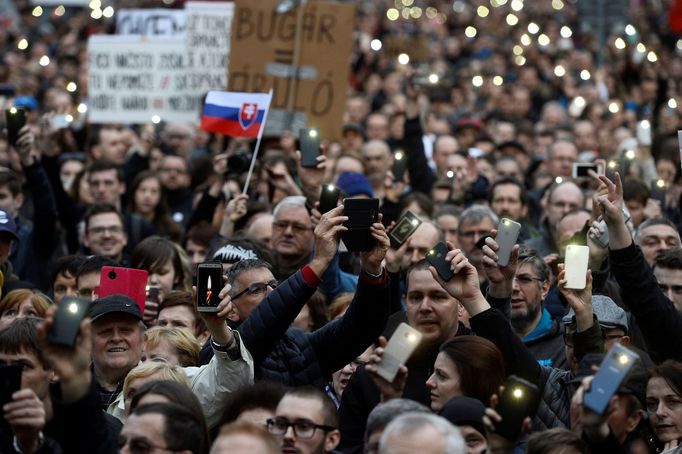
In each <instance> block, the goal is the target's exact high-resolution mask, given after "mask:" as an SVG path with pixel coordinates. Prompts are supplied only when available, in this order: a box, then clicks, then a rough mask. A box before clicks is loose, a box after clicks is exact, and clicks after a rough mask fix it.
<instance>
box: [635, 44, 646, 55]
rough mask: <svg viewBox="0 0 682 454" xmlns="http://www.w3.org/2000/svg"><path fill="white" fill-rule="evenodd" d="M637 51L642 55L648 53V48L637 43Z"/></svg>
mask: <svg viewBox="0 0 682 454" xmlns="http://www.w3.org/2000/svg"><path fill="white" fill-rule="evenodd" d="M636 49H637V52H640V53H642V54H643V53H644V52H646V46H645V45H644V43H637V47H636Z"/></svg>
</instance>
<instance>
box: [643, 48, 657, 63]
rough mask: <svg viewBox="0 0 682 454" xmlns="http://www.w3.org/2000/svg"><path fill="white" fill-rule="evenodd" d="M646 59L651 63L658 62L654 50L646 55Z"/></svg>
mask: <svg viewBox="0 0 682 454" xmlns="http://www.w3.org/2000/svg"><path fill="white" fill-rule="evenodd" d="M646 59H647V60H649V61H650V62H651V63H655V62H657V61H658V55H656V52H654V51H653V50H652V51H650V52H649V53H648V54H647V55H646Z"/></svg>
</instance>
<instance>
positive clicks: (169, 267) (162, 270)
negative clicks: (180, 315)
mask: <svg viewBox="0 0 682 454" xmlns="http://www.w3.org/2000/svg"><path fill="white" fill-rule="evenodd" d="M130 266H131V268H137V269H140V270H146V271H147V272H149V280H148V284H149V285H156V286H158V287H159V289H160V291H161V295H162V296H165V295H167V294H168V293H169V292H170V291H171V290H185V291H188V290H190V288H191V287H190V279H191V273H190V268H189V267H190V265H189V258H188V257H187V253H185V251H184V250H183V249H182V248H181V247H180V246H179V245H178V244H176V243H174V242H173V241H171V240H169V239H166V238H161V237H160V236H156V235H154V236H150V237H147V238H145V239H144V240H143V241H141V242H140V243H139V244H138V245H137V246H135V249H133V253H132V255H131V256H130Z"/></svg>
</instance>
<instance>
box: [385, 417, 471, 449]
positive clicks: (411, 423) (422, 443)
mask: <svg viewBox="0 0 682 454" xmlns="http://www.w3.org/2000/svg"><path fill="white" fill-rule="evenodd" d="M415 452H421V453H424V454H465V453H466V446H465V444H464V438H462V435H461V434H460V433H459V429H457V428H456V427H455V426H453V425H452V424H450V423H449V422H448V421H447V420H446V419H445V418H442V417H440V416H436V415H430V414H427V413H405V414H404V415H401V416H398V417H397V418H396V419H394V420H393V422H391V423H390V424H389V425H388V426H387V427H386V430H384V433H383V435H382V436H381V440H380V441H379V454H411V453H415Z"/></svg>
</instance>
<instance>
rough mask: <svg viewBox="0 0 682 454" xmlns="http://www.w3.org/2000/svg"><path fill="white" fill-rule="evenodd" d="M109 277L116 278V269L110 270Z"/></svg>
mask: <svg viewBox="0 0 682 454" xmlns="http://www.w3.org/2000/svg"><path fill="white" fill-rule="evenodd" d="M109 279H116V271H109Z"/></svg>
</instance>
